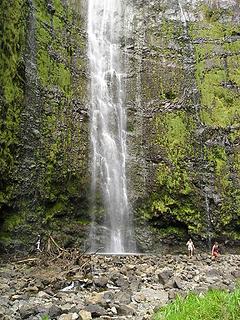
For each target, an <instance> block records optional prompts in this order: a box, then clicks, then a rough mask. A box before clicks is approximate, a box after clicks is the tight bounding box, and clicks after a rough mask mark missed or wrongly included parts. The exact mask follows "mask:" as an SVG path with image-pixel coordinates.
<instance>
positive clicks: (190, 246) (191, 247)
mask: <svg viewBox="0 0 240 320" xmlns="http://www.w3.org/2000/svg"><path fill="white" fill-rule="evenodd" d="M186 245H187V248H188V256H189V258H191V257H192V256H193V253H194V250H195V247H194V244H193V242H192V239H189V240H188V242H187V243H186Z"/></svg>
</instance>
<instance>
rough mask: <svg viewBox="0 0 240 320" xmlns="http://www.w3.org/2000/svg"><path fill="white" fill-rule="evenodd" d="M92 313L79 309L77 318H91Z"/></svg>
mask: <svg viewBox="0 0 240 320" xmlns="http://www.w3.org/2000/svg"><path fill="white" fill-rule="evenodd" d="M91 319H92V314H91V312H89V311H86V310H81V311H79V320H91Z"/></svg>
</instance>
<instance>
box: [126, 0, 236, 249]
mask: <svg viewBox="0 0 240 320" xmlns="http://www.w3.org/2000/svg"><path fill="white" fill-rule="evenodd" d="M135 5H136V6H135V10H136V11H135V12H136V15H135V37H134V38H133V39H129V45H128V46H127V48H126V49H127V52H128V54H130V55H131V57H132V58H131V63H130V66H129V70H131V71H130V72H129V74H131V78H130V79H129V85H128V88H129V89H128V99H129V101H128V109H129V127H130V130H132V132H131V135H130V150H131V151H130V154H131V156H132V164H131V170H130V172H131V173H133V174H132V188H131V190H135V192H136V193H135V194H133V197H134V198H135V201H136V205H135V207H136V208H137V209H136V212H137V213H136V215H137V216H138V217H139V222H140V226H139V231H140V230H141V229H142V230H145V233H144V232H138V234H139V238H140V239H141V241H140V242H141V243H142V244H144V245H143V249H144V250H146V249H150V248H153V247H154V246H155V244H156V247H157V246H159V243H160V242H159V241H161V239H164V238H165V239H168V240H169V239H179V240H181V239H183V238H184V235H186V234H187V233H189V234H191V235H195V236H196V237H197V238H198V237H199V238H204V239H206V240H208V241H209V240H210V239H211V238H212V237H222V238H226V239H239V236H240V233H239V231H240V227H239V226H240V220H239V218H240V212H239V195H240V193H239V128H240V127H239V115H240V113H239V103H240V100H239V84H240V75H239V61H240V60H239V53H240V52H239V46H240V33H239V14H240V11H239V2H237V1H151V2H150V3H145V2H144V1H138V2H136V4H135ZM149 226H152V228H150V229H149ZM153 233H154V234H155V235H154V237H153V236H152V235H153ZM150 234H151V236H149V235H150ZM145 238H146V239H145ZM157 238H159V241H156V239H157ZM147 239H153V241H146V240H147Z"/></svg>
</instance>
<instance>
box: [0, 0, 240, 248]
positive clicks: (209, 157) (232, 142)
mask: <svg viewBox="0 0 240 320" xmlns="http://www.w3.org/2000/svg"><path fill="white" fill-rule="evenodd" d="M86 5H87V2H86V1H83V0H82V1H73V0H71V1H64V0H62V1H61V0H51V1H50V0H49V1H43V0H29V1H28V2H26V1H25V0H13V3H11V5H10V4H9V3H8V1H6V0H3V1H2V2H1V4H0V12H1V15H2V16H1V19H0V31H1V39H2V40H1V41H2V43H1V47H0V52H1V58H2V59H0V63H1V71H0V72H1V73H0V106H1V109H0V112H1V118H0V128H1V132H0V144H1V151H0V152H1V153H0V163H1V167H0V170H1V176H0V210H1V215H0V240H1V243H2V244H4V245H5V246H7V247H11V246H12V245H13V246H14V247H15V248H16V247H19V248H20V247H22V244H23V245H24V246H25V245H26V244H29V243H31V242H33V243H34V241H35V238H36V235H37V234H38V233H41V234H43V235H44V234H47V233H48V232H54V235H55V236H56V237H61V240H64V241H65V244H66V245H67V244H71V243H73V242H74V243H75V244H76V242H78V241H79V242H81V243H83V239H84V237H85V233H86V231H87V230H88V223H89V217H88V190H89V185H90V181H89V176H90V175H89V165H88V164H89V159H88V155H89V150H88V149H89V147H88V144H89V142H88V141H89V120H88V108H89V107H88V83H89V81H88V61H87V56H86V52H87V50H86V48H87V35H86V21H85V17H86ZM126 15H127V16H128V18H127V20H126V22H127V23H128V24H129V26H128V27H129V28H130V29H131V32H129V33H126V34H125V36H124V37H123V43H122V50H123V51H122V52H123V54H124V55H125V57H126V63H127V66H128V74H127V78H126V90H127V101H126V108H127V113H128V154H129V161H128V177H129V193H130V199H131V202H132V206H133V210H134V213H135V220H136V221H135V224H136V234H137V240H138V242H139V246H140V248H141V249H142V250H144V251H146V250H157V249H158V247H159V241H162V240H163V241H164V239H165V240H166V241H168V240H171V241H172V240H173V239H176V240H180V239H184V240H185V236H187V234H191V235H192V236H195V237H196V238H199V239H205V240H208V239H209V238H210V237H223V238H225V239H233V240H239V239H240V212H239V199H240V193H239V169H240V158H239V104H240V101H239V100H240V98H239V90H240V89H239V87H240V74H239V67H240V57H239V54H240V32H239V30H240V29H239V24H240V23H239V16H240V9H239V1H237V0H232V1H223V0H219V1H187V0H181V1H180V0H179V1H177V0H171V1H167V0H161V1H159V0H158V1H157V0H152V1H149V2H146V1H144V0H135V1H130V0H129V1H127V2H126V12H125V18H126ZM156 239H159V241H156Z"/></svg>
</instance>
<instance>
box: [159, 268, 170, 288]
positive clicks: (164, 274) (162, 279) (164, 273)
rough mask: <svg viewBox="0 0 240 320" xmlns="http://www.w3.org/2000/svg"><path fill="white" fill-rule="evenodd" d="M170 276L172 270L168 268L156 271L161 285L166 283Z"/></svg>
mask: <svg viewBox="0 0 240 320" xmlns="http://www.w3.org/2000/svg"><path fill="white" fill-rule="evenodd" d="M172 276H173V271H172V270H170V269H166V270H163V271H161V272H160V273H158V279H159V282H160V283H161V284H163V285H165V284H167V283H168V281H169V280H170V278H171V277H172Z"/></svg>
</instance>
